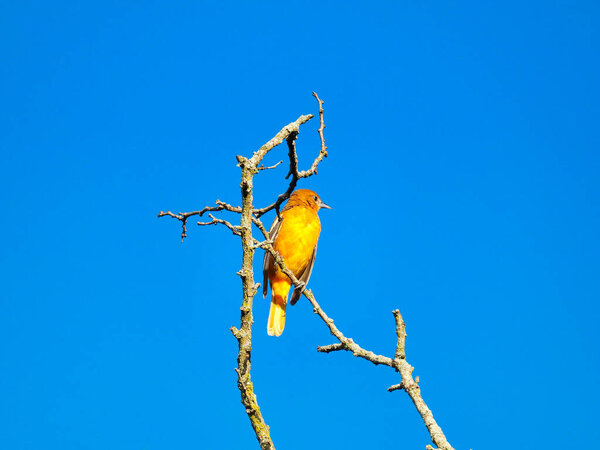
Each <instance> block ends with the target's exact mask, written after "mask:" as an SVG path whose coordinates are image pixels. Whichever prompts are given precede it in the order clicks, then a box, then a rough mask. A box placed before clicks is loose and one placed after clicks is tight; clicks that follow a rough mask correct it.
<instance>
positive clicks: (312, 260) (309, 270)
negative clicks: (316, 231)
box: [290, 245, 317, 305]
mask: <svg viewBox="0 0 600 450" xmlns="http://www.w3.org/2000/svg"><path fill="white" fill-rule="evenodd" d="M315 259H317V246H316V245H315V249H314V250H313V252H312V255H311V256H310V260H309V261H308V264H307V266H306V268H305V269H304V272H302V274H301V275H300V277H299V278H298V280H300V281H304V285H303V286H301V287H297V288H296V289H294V292H293V293H292V299H291V300H290V302H291V303H292V305H295V304H296V302H297V301H298V299H299V298H300V296H301V295H302V291H303V290H304V289H305V288H306V285H307V284H308V280H309V279H310V274H311V273H312V270H313V266H314V265H315Z"/></svg>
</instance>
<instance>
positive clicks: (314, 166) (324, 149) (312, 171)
mask: <svg viewBox="0 0 600 450" xmlns="http://www.w3.org/2000/svg"><path fill="white" fill-rule="evenodd" d="M312 95H313V97H314V98H316V99H317V102H319V119H320V123H321V126H320V127H319V130H318V132H319V137H320V138H321V151H320V152H319V156H317V157H316V159H315V160H314V161H313V163H312V165H311V166H310V169H309V170H303V171H302V172H300V173H299V174H298V178H306V177H310V176H311V175H316V173H317V166H318V165H319V163H320V162H321V160H322V159H323V158H325V157H326V156H327V146H326V145H325V137H324V136H323V130H324V129H325V121H324V120H323V103H325V102H323V100H321V99H320V98H319V96H318V95H317V93H316V92H313V93H312Z"/></svg>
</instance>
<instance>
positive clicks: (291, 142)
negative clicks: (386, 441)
mask: <svg viewBox="0 0 600 450" xmlns="http://www.w3.org/2000/svg"><path fill="white" fill-rule="evenodd" d="M313 96H314V97H315V98H316V100H317V102H318V104H319V118H320V127H319V129H318V133H319V137H320V140H321V149H320V152H319V155H318V156H317V157H316V158H315V160H314V161H313V163H312V164H311V166H310V168H309V169H308V170H305V171H299V170H298V155H297V152H296V144H295V141H296V138H297V136H298V132H299V127H300V125H302V124H304V123H306V122H308V121H309V120H310V119H311V118H312V117H313V115H312V114H309V115H304V116H300V117H299V118H298V119H297V120H296V121H295V122H292V123H290V124H288V125H286V126H285V127H283V128H282V129H281V130H280V131H279V133H277V135H275V137H273V138H272V139H271V140H270V141H268V142H267V143H266V144H264V145H263V146H262V147H260V148H259V149H258V150H257V151H255V152H254V154H253V155H252V157H250V158H245V157H243V156H237V161H238V165H239V166H240V168H241V170H242V177H241V184H240V187H241V193H242V206H233V205H230V204H227V203H224V202H221V201H219V200H217V201H216V205H217V206H206V207H204V208H203V209H201V210H199V211H192V212H187V213H179V214H174V213H172V212H171V211H167V212H163V211H161V212H160V213H159V215H158V217H163V216H170V217H173V218H175V219H177V220H179V221H181V223H182V234H181V238H182V240H183V239H184V238H185V237H186V223H187V219H188V218H189V217H191V216H194V215H197V216H199V217H201V216H202V215H203V214H205V213H206V212H215V211H228V212H234V213H238V214H240V225H239V226H238V225H233V224H231V223H230V222H228V221H226V220H224V219H219V218H216V217H215V216H213V215H212V214H209V217H210V218H211V221H210V222H198V225H204V226H208V225H224V226H226V227H227V228H229V229H230V230H231V232H232V233H233V234H235V235H237V236H240V237H241V241H242V251H243V256H242V268H241V269H240V271H239V272H238V275H239V276H240V277H241V279H242V288H243V300H242V306H241V308H240V311H241V317H240V328H239V329H238V328H236V327H231V332H232V333H233V335H234V336H235V338H236V339H237V341H238V358H237V361H238V367H237V368H236V369H235V370H236V372H237V375H238V388H239V390H240V393H241V401H242V404H243V405H244V407H245V408H246V413H247V415H248V417H249V419H250V422H251V425H252V427H253V429H254V432H255V434H256V437H257V439H258V442H259V444H260V446H261V448H262V449H263V450H267V449H268V450H273V449H274V448H275V447H274V444H273V441H272V440H271V437H270V431H269V427H268V426H267V425H266V422H265V420H264V419H263V417H262V414H261V411H260V407H259V406H258V402H257V399H256V395H255V394H254V390H253V385H252V381H251V378H250V366H251V364H250V353H251V347H252V346H251V344H252V323H253V316H252V305H253V298H254V296H255V295H256V293H257V291H258V288H259V286H260V284H259V283H255V282H254V274H253V267H252V262H253V259H254V251H255V250H256V249H257V248H262V249H264V250H265V251H267V252H269V253H270V254H271V255H272V256H273V259H274V261H275V262H276V263H277V264H278V266H279V267H280V269H281V270H282V272H283V273H285V274H286V275H287V276H288V277H289V278H290V280H291V281H292V283H293V284H294V286H296V287H297V286H299V285H300V282H299V280H298V279H297V278H296V276H295V275H294V274H293V273H292V272H291V271H290V270H289V269H288V268H287V267H286V266H285V262H284V260H283V258H282V257H281V256H280V255H279V254H278V253H277V252H275V250H274V249H273V242H272V241H271V240H270V239H269V233H268V231H267V229H266V227H265V226H264V224H263V223H262V222H261V221H260V217H261V216H262V215H264V214H265V213H267V212H268V211H271V210H272V209H275V210H276V211H277V214H278V215H279V208H280V206H281V204H282V203H283V202H284V201H285V200H287V199H288V198H289V196H290V194H291V193H292V192H293V190H294V189H295V187H296V185H297V182H298V180H300V179H301V178H307V177H309V176H312V175H315V174H316V173H317V167H318V165H319V163H320V162H321V161H322V160H323V158H325V157H326V156H327V146H326V145H325V138H324V136H323V130H324V128H325V122H324V119H323V101H322V100H321V99H320V98H319V97H318V95H317V94H316V93H314V92H313ZM284 140H286V142H287V144H288V158H289V162H290V166H289V172H288V175H287V177H286V179H287V178H290V177H291V180H290V182H289V185H288V187H287V189H286V191H285V192H284V193H283V194H280V195H279V196H278V197H277V199H276V201H275V202H273V203H272V204H270V205H268V206H266V207H264V208H258V209H255V208H254V207H253V177H254V175H256V174H257V173H259V171H262V170H267V169H274V168H276V167H277V166H278V165H279V164H281V163H282V161H280V162H278V163H277V164H275V165H273V166H269V167H265V166H264V165H259V164H260V163H261V161H262V159H263V158H264V157H265V156H266V155H267V153H268V152H269V151H271V150H272V149H273V148H275V147H276V146H278V145H279V144H281V143H282V142H283V141H284ZM252 224H254V225H255V226H256V227H257V228H258V229H259V230H260V232H261V234H262V235H263V236H264V241H258V240H257V239H255V238H254V237H253V235H252ZM303 295H304V296H305V297H306V298H307V299H308V301H309V302H310V303H311V305H312V306H313V311H314V312H315V314H317V315H318V316H319V317H320V318H321V319H322V320H323V322H324V323H325V325H326V326H327V327H328V329H329V331H330V332H331V334H332V335H333V336H335V337H336V339H337V340H338V341H339V342H338V343H334V344H330V345H325V346H319V347H317V350H318V351H319V352H321V353H330V352H334V351H342V350H344V351H349V352H352V354H353V355H354V356H356V357H359V358H363V359H366V360H367V361H370V362H372V363H373V364H375V365H379V364H381V365H385V366H388V367H391V368H393V369H394V370H396V371H397V372H399V373H400V376H401V380H402V381H401V382H400V383H399V384H395V385H393V386H390V387H389V388H388V391H390V392H392V391H395V390H404V391H406V392H407V394H408V395H409V397H410V398H411V400H412V401H413V404H414V405H415V407H416V409H417V411H418V412H419V414H420V415H421V418H422V419H423V421H424V423H425V425H426V427H427V429H428V431H429V434H430V436H431V440H432V442H433V443H434V444H435V445H436V446H437V447H438V448H439V449H441V450H454V449H453V448H452V446H451V445H450V444H449V443H448V441H447V440H446V437H445V436H444V433H443V432H442V430H441V428H440V427H439V426H438V424H437V423H436V421H435V420H434V418H433V414H432V413H431V410H430V409H429V408H428V407H427V405H426V404H425V402H424V400H423V398H422V396H421V390H420V387H419V377H416V378H415V379H413V377H412V372H413V367H412V366H411V365H410V364H408V362H407V361H406V354H405V343H406V331H405V328H406V327H405V324H404V320H403V318H402V315H401V314H400V311H399V310H395V311H393V314H394V319H395V322H396V337H397V342H396V351H395V354H394V358H390V357H387V356H384V355H378V354H375V353H373V352H371V351H369V350H366V349H364V348H362V347H361V346H360V345H358V344H357V343H355V342H354V341H353V340H352V339H351V338H347V337H346V336H344V334H343V333H342V332H341V331H340V330H339V329H338V328H337V327H336V326H335V324H334V321H333V319H331V318H330V317H329V316H327V314H326V313H325V311H323V309H322V308H321V306H320V305H319V304H318V303H317V300H316V298H315V296H314V295H313V293H312V291H310V290H308V289H305V290H304V291H303ZM427 447H428V448H433V447H431V446H427Z"/></svg>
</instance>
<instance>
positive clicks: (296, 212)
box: [274, 208, 321, 276]
mask: <svg viewBox="0 0 600 450" xmlns="http://www.w3.org/2000/svg"><path fill="white" fill-rule="evenodd" d="M282 215H283V217H282V219H283V220H282V223H281V228H280V230H279V234H278V236H277V239H276V240H275V245H274V248H275V250H276V251H277V252H278V253H279V254H280V255H281V256H282V257H283V259H284V260H285V264H286V266H287V267H288V268H289V269H290V270H291V271H292V272H293V273H294V275H296V276H300V274H301V273H302V272H303V271H304V269H305V268H306V266H307V265H308V262H309V261H310V258H311V257H312V254H313V251H314V249H315V246H316V245H317V242H318V240H319V234H320V233H321V222H320V221H319V216H317V213H316V212H315V211H314V210H311V209H309V208H292V209H290V210H288V211H285V212H284V213H283V214H282Z"/></svg>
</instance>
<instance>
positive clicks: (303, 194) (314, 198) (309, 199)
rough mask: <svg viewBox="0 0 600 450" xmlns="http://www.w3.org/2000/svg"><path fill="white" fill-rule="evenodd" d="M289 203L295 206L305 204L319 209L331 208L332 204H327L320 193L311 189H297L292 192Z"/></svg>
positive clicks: (316, 209)
mask: <svg viewBox="0 0 600 450" xmlns="http://www.w3.org/2000/svg"><path fill="white" fill-rule="evenodd" d="M288 205H289V206H290V207H293V206H304V207H309V208H311V209H314V210H315V211H318V210H319V209H321V208H326V209H331V206H329V205H326V204H325V203H324V202H323V201H322V200H321V197H319V195H318V194H317V193H316V192H314V191H311V190H310V189H297V190H295V191H294V192H292V195H290V199H289V200H288Z"/></svg>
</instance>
